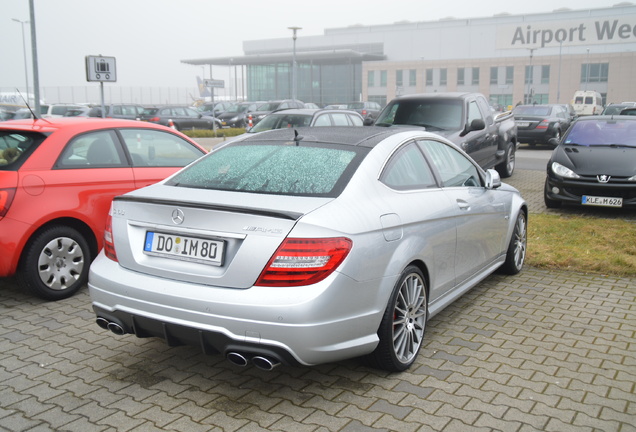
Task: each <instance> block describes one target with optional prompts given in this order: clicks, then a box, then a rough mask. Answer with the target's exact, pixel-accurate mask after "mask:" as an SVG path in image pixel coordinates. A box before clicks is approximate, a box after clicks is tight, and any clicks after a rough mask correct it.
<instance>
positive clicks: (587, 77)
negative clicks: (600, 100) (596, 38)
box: [585, 48, 590, 90]
mask: <svg viewBox="0 0 636 432" xmlns="http://www.w3.org/2000/svg"><path fill="white" fill-rule="evenodd" d="M585 61H586V62H587V66H586V69H587V70H586V72H585V90H587V83H588V82H590V49H589V48H588V49H587V59H586V60H585Z"/></svg>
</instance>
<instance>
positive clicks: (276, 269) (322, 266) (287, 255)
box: [255, 237, 353, 287]
mask: <svg viewBox="0 0 636 432" xmlns="http://www.w3.org/2000/svg"><path fill="white" fill-rule="evenodd" d="M352 245H353V243H352V242H351V240H349V239H348V238H344V237H335V238H321V239H303V238H288V239H285V241H284V242H283V244H281V245H280V247H279V248H278V250H276V253H274V255H273V256H272V258H271V259H270V260H269V262H268V263H267V267H265V270H263V272H262V273H261V275H260V276H259V278H258V280H257V281H256V284H255V285H258V286H272V287H291V286H301V285H311V284H314V283H317V282H320V281H321V280H323V279H325V278H326V277H327V276H329V275H330V274H331V273H333V271H334V270H336V268H338V266H339V265H340V264H341V263H342V261H344V259H345V258H346V257H347V255H348V254H349V251H350V250H351V247H352Z"/></svg>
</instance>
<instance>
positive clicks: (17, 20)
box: [11, 18, 29, 103]
mask: <svg viewBox="0 0 636 432" xmlns="http://www.w3.org/2000/svg"><path fill="white" fill-rule="evenodd" d="M11 19H12V20H13V21H15V22H17V23H20V26H21V27H22V54H23V57H24V78H25V80H26V100H27V103H28V102H29V69H28V68H27V53H26V42H25V41H24V25H25V24H28V23H29V21H21V20H19V19H17V18H11Z"/></svg>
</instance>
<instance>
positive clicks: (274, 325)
mask: <svg viewBox="0 0 636 432" xmlns="http://www.w3.org/2000/svg"><path fill="white" fill-rule="evenodd" d="M391 283H392V282H391ZM88 287H89V291H90V295H91V299H92V302H93V309H94V311H95V313H96V315H97V317H98V318H104V319H106V320H108V321H113V322H115V323H117V324H118V325H121V327H122V328H123V329H124V332H125V333H131V334H135V335H137V336H138V337H159V338H162V339H164V340H165V341H166V343H167V344H168V345H171V346H174V345H193V346H198V347H199V348H200V349H201V350H202V351H203V352H204V353H207V354H213V353H221V354H223V355H225V356H227V354H228V353H230V352H240V353H246V354H247V355H248V356H254V355H267V356H270V357H275V358H276V359H278V360H279V361H280V362H282V363H284V364H289V365H299V364H300V365H316V364H321V363H328V362H333V361H339V360H343V359H347V358H353V357H358V356H361V355H364V354H367V353H370V352H371V351H373V349H375V346H376V345H377V343H378V337H377V334H376V332H377V329H378V326H379V324H380V320H381V318H382V314H383V312H384V307H385V306H386V304H383V305H382V306H380V304H382V303H383V301H382V300H380V299H379V297H381V296H378V295H377V289H379V288H378V287H376V286H374V284H373V283H369V281H366V282H365V283H364V284H362V283H357V282H355V281H352V280H351V279H349V278H346V277H345V276H343V275H340V274H337V273H335V274H333V275H331V276H330V277H329V278H327V279H326V280H324V281H322V282H320V283H318V284H315V285H312V286H305V287H294V288H269V287H252V288H249V289H245V290H241V289H226V288H219V287H213V286H204V285H196V284H188V283H182V282H178V281H171V280H167V279H162V278H155V277H152V276H148V275H143V274H140V273H136V272H132V271H128V270H126V269H124V268H122V267H121V266H119V264H117V263H115V262H113V261H111V260H109V259H107V258H106V257H105V256H104V255H103V253H102V254H100V255H99V257H98V258H97V259H96V260H95V261H94V262H93V265H92V266H91V271H90V276H89V284H88ZM374 303H378V304H377V305H376V304H374Z"/></svg>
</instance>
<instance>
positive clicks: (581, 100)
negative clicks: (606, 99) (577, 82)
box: [572, 90, 603, 116]
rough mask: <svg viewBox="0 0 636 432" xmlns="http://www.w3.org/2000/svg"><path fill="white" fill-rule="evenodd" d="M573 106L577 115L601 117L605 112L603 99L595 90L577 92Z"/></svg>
mask: <svg viewBox="0 0 636 432" xmlns="http://www.w3.org/2000/svg"><path fill="white" fill-rule="evenodd" d="M572 106H573V107H574V111H576V114H577V115H580V116H583V115H599V114H601V112H603V97H602V96H601V94H600V93H599V92H597V91H594V90H577V91H575V92H574V98H573V99H572Z"/></svg>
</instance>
